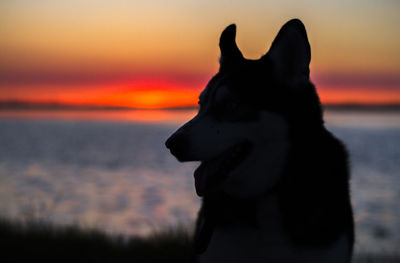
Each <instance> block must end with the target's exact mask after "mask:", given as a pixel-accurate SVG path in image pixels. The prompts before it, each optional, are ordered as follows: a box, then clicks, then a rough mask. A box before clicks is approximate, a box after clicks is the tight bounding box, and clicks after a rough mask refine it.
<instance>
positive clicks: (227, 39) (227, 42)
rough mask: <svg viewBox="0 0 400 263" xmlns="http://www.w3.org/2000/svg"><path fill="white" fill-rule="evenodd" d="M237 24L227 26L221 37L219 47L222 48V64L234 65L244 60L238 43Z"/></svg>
mask: <svg viewBox="0 0 400 263" xmlns="http://www.w3.org/2000/svg"><path fill="white" fill-rule="evenodd" d="M235 38H236V25H235V24H232V25H230V26H228V27H227V28H225V30H224V31H223V32H222V34H221V37H220V39H219V48H220V50H221V58H220V65H221V67H222V66H226V65H234V64H236V63H239V62H240V61H241V60H243V59H244V58H243V55H242V53H241V52H240V50H239V48H238V46H237V45H236V40H235Z"/></svg>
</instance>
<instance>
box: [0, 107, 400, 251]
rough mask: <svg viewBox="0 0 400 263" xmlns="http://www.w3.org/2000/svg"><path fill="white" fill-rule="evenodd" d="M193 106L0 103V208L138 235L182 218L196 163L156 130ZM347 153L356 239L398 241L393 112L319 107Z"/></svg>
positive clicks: (169, 126)
mask: <svg viewBox="0 0 400 263" xmlns="http://www.w3.org/2000/svg"><path fill="white" fill-rule="evenodd" d="M194 114H195V112H193V111H172V112H167V111H144V112H143V111H142V112H139V111H134V112H132V111H114V112H110V111H105V112H93V111H91V112H90V111H86V112H85V111H83V112H78V111H70V112H67V111H62V112H54V111H38V112H33V111H30V112H21V111H13V112H11V111H8V112H5V111H2V112H1V111H0V216H1V217H8V218H18V219H24V218H39V219H46V220H49V221H52V222H55V223H57V224H71V223H78V224H81V225H84V226H95V227H99V228H101V229H105V230H106V231H108V232H110V233H125V234H142V235H144V234H147V233H149V231H151V230H153V229H155V228H160V227H163V226H166V225H175V224H176V223H177V222H181V223H185V224H191V223H192V222H193V220H194V219H195V218H196V213H197V210H198V209H199V205H200V200H199V198H198V197H197V196H196V194H195V191H194V186H193V182H194V181H193V175H192V174H193V170H194V169H195V167H196V166H197V165H198V164H197V163H185V164H181V163H178V162H177V161H176V160H175V159H174V158H173V157H172V156H171V155H170V154H169V152H168V150H167V149H166V148H165V147H164V141H165V139H166V138H167V137H168V136H169V135H170V134H171V133H172V132H173V131H174V130H175V129H176V128H177V127H179V124H181V123H184V122H185V121H186V120H188V119H190V117H191V116H193V115H194ZM326 120H327V126H328V127H329V129H330V130H331V131H333V133H334V134H336V135H337V136H338V137H339V138H341V139H342V140H343V141H344V142H345V143H346V145H347V147H348V149H349V151H350V153H351V166H352V181H351V183H352V201H353V205H354V210H355V218H356V226H357V248H361V249H364V250H365V249H367V250H382V249H384V250H393V249H399V248H400V245H399V244H400V217H399V216H400V202H399V200H400V114H399V113H398V112H392V113H390V112H389V113H371V112H369V113H365V112H364V113H363V112H355V111H352V112H346V111H343V112H338V111H337V112H329V111H328V112H327V113H326Z"/></svg>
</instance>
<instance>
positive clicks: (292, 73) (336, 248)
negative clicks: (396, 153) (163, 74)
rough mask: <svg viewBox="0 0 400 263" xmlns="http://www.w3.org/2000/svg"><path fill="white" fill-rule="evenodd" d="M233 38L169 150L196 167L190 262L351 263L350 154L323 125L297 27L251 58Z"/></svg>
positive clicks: (232, 30)
mask: <svg viewBox="0 0 400 263" xmlns="http://www.w3.org/2000/svg"><path fill="white" fill-rule="evenodd" d="M235 35H236V26H235V25H230V26H228V27H227V28H226V29H225V30H224V31H223V33H222V35H221V38H220V49H221V58H220V70H219V72H218V73H217V74H216V75H215V76H214V77H213V78H212V79H211V81H210V82H209V83H208V85H207V87H206V88H205V90H204V91H203V92H202V93H201V95H200V97H199V99H200V101H199V104H200V109H199V112H198V114H197V115H196V116H195V117H194V118H193V119H192V120H191V121H189V122H188V123H186V124H185V125H183V126H182V127H181V128H180V129H178V130H177V131H176V132H175V133H174V134H173V135H172V136H171V137H170V138H169V139H168V140H167V142H166V145H167V147H168V148H169V149H170V150H171V153H172V154H173V155H175V156H176V157H177V159H178V160H179V161H201V165H200V166H199V168H198V169H197V170H196V171H195V185H196V191H197V194H198V195H199V196H202V198H203V203H202V207H201V209H200V212H199V216H198V220H197V226H196V231H195V250H196V252H197V257H196V259H197V261H199V262H308V263H312V262H335V263H337V262H350V258H351V254H352V247H353V241H354V230H353V228H354V227H353V216H352V209H351V204H350V195H349V168H348V161H347V152H346V150H345V147H344V146H343V144H342V143H341V142H340V141H339V140H338V139H336V138H335V137H334V136H333V135H332V134H331V133H330V132H329V131H327V130H326V128H325V126H324V122H323V118H322V110H321V105H320V101H319V98H318V95H317V93H316V91H315V88H314V86H313V84H312V83H311V82H310V80H309V63H310V59H311V54H310V46H309V43H308V39H307V34H306V30H305V28H304V25H303V23H302V22H301V21H300V20H298V19H293V20H291V21H289V22H288V23H286V24H285V25H284V26H283V27H282V29H281V30H280V31H279V33H278V35H277V37H276V38H275V40H274V41H273V43H272V45H271V48H270V50H269V52H268V53H267V54H266V55H264V56H263V57H261V58H260V59H258V60H248V59H245V58H243V56H242V54H241V52H240V50H239V49H238V47H237V45H236V43H235Z"/></svg>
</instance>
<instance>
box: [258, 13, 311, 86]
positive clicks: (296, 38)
mask: <svg viewBox="0 0 400 263" xmlns="http://www.w3.org/2000/svg"><path fill="white" fill-rule="evenodd" d="M262 59H264V60H270V61H271V62H272V65H273V67H274V69H275V71H276V73H277V74H278V75H279V76H280V77H281V78H282V79H283V80H284V81H295V82H297V81H304V80H309V75H310V69H309V64H310V60H311V51H310V44H309V42H308V38H307V32H306V29H305V27H304V25H303V23H302V22H301V21H300V20H299V19H292V20H290V21H289V22H287V23H286V24H285V25H283V27H282V28H281V30H280V31H279V33H278V35H277V36H276V37H275V40H274V41H273V42H272V45H271V48H270V50H269V51H268V53H267V54H266V55H265V56H264V57H263V58H262Z"/></svg>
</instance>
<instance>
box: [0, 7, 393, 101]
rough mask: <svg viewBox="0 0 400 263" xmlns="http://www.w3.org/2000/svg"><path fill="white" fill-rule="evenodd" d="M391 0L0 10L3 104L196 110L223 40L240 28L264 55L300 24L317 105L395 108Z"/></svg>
mask: <svg viewBox="0 0 400 263" xmlns="http://www.w3.org/2000/svg"><path fill="white" fill-rule="evenodd" d="M399 13H400V4H399V3H398V2H397V1H390V0H382V1H366V0H355V1H342V0H338V1H316V0H308V1H267V0H266V1H260V0H249V1H229V2H225V1H208V0H206V1H183V0H171V1H168V2H166V1H162V0H154V1H141V0H137V1H126V0H114V1H106V0H97V1H90V0H70V1H51V0H41V1H28V0H5V1H1V2H0V36H1V37H0V100H1V101H4V100H22V101H33V102H58V103H68V104H95V105H110V106H130V107H138V108H162V107H177V106H189V105H194V104H197V96H198V93H199V91H200V90H201V89H202V88H204V86H205V85H206V83H207V80H208V79H209V78H210V77H211V76H212V75H213V74H214V73H215V72H216V71H217V69H218V57H219V49H218V39H219V35H220V33H221V31H222V30H223V29H224V27H225V26H227V25H229V24H230V23H233V22H234V23H236V24H237V26H238V35H237V42H238V45H239V47H240V49H241V50H242V51H243V53H244V55H245V56H246V57H248V58H258V57H260V56H261V55H263V54H264V53H265V52H266V51H267V49H268V47H269V45H270V43H271V41H272V40H273V38H274V36H275V35H276V33H277V31H278V30H279V28H280V27H281V26H282V24H283V23H285V22H286V21H287V20H288V19H290V18H293V17H298V18H300V19H302V20H303V22H304V23H305V25H306V27H307V30H308V35H309V40H310V44H311V48H312V62H311V74H312V75H311V78H312V80H313V82H314V83H315V84H316V86H317V89H318V92H319V94H320V96H321V100H322V101H323V102H324V103H339V104H340V103H361V104H362V103H367V104H371V103H375V104H382V103H400V34H399V33H398V25H399V24H400V16H399V15H398V14H399Z"/></svg>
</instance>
